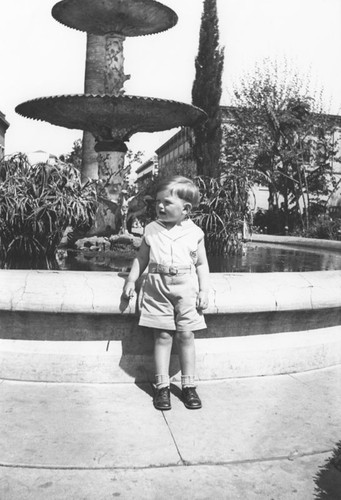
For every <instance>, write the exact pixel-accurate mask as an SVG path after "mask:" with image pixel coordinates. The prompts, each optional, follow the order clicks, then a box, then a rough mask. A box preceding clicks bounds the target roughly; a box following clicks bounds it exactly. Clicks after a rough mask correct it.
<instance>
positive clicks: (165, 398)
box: [154, 387, 172, 410]
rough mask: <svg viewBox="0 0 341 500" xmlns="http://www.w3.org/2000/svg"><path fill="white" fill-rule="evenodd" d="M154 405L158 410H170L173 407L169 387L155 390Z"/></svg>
mask: <svg viewBox="0 0 341 500" xmlns="http://www.w3.org/2000/svg"><path fill="white" fill-rule="evenodd" d="M154 406H155V408H156V409H157V410H170V409H171V408H172V407H171V402H170V390H169V387H161V389H156V390H155V394H154Z"/></svg>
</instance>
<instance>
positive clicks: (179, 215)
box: [156, 189, 191, 224]
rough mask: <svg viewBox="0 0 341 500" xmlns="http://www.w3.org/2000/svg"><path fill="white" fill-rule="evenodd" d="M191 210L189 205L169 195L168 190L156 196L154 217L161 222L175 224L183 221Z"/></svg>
mask: <svg viewBox="0 0 341 500" xmlns="http://www.w3.org/2000/svg"><path fill="white" fill-rule="evenodd" d="M190 209H191V204H190V203H188V202H186V201H184V200H182V199H181V198H179V197H178V196H176V195H174V194H171V192H170V191H169V189H165V190H164V191H160V192H159V193H157V196H156V215H157V217H158V219H160V220H161V221H162V222H169V223H173V224H176V223H177V222H180V221H181V220H183V219H184V218H185V217H186V215H187V214H188V213H189V211H190Z"/></svg>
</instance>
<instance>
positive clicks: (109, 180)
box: [16, 0, 206, 234]
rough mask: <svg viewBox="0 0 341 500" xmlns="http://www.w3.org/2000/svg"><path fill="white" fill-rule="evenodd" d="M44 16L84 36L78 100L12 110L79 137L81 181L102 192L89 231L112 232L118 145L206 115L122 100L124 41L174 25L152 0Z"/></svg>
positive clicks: (85, 0)
mask: <svg viewBox="0 0 341 500" xmlns="http://www.w3.org/2000/svg"><path fill="white" fill-rule="evenodd" d="M52 15H53V17H54V18H55V19H57V20H58V21H60V22H61V23H63V24H65V25H66V26H69V27H70V28H75V29H77V30H81V31H85V32H87V37H88V38H87V59H86V71H85V88H84V91H85V94H84V95H64V96H54V97H46V98H40V99H34V100H31V101H27V102H24V103H22V104H20V105H18V106H17V108H16V111H17V112H18V113H19V114H21V115H23V116H26V117H29V118H34V119H37V120H45V121H47V122H50V123H52V124H54V125H60V126H62V127H66V128H71V129H81V130H83V131H85V132H84V137H83V167H82V177H83V179H84V180H85V179H87V178H92V179H97V178H100V179H101V180H102V183H101V184H102V185H103V186H104V189H103V192H102V194H103V196H102V197H101V201H102V203H103V206H102V207H101V209H100V210H99V213H98V217H97V223H96V227H95V232H96V234H108V233H110V232H117V227H116V226H117V217H115V210H113V206H117V205H118V204H119V201H120V192H121V189H122V182H123V170H124V159H125V154H126V151H127V146H126V144H125V143H126V141H128V140H129V138H130V137H131V136H132V135H133V134H135V133H136V132H155V131H162V130H168V129H171V128H174V127H178V126H181V125H184V126H191V125H194V124H195V123H196V122H198V121H199V120H202V119H204V118H205V116H206V115H205V113H204V112H203V111H202V110H200V109H198V108H196V107H194V106H192V105H189V104H184V103H180V102H175V101H170V100H164V99H155V98H150V97H138V96H131V95H124V88H123V86H124V82H125V81H126V80H127V79H128V78H129V77H128V76H127V75H125V73H124V51H123V42H124V40H125V37H127V36H128V37H135V36H141V35H149V34H153V33H158V32H161V31H165V30H168V29H169V28H171V27H173V26H174V25H175V24H176V23H177V15H176V14H175V12H173V11H172V10H171V9H169V8H168V7H166V6H164V5H162V4H160V3H158V2H156V1H154V0H124V1H122V0H102V1H96V0H62V1H61V2H59V3H57V4H56V5H55V6H54V7H53V9H52ZM94 151H95V152H97V154H98V158H97V159H96V157H94V154H95V153H94Z"/></svg>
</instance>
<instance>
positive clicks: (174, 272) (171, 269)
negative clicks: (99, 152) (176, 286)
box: [169, 266, 178, 276]
mask: <svg viewBox="0 0 341 500" xmlns="http://www.w3.org/2000/svg"><path fill="white" fill-rule="evenodd" d="M169 274H170V275H171V276H176V275H177V274H178V268H177V267H176V266H169Z"/></svg>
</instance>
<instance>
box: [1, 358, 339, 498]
mask: <svg viewBox="0 0 341 500" xmlns="http://www.w3.org/2000/svg"><path fill="white" fill-rule="evenodd" d="M199 389H200V390H199V393H200V395H201V396H202V400H203V408H202V409H201V410H197V411H190V410H186V408H185V407H184V406H183V404H182V402H181V400H180V398H179V395H180V391H179V389H178V388H177V387H176V386H173V394H172V404H173V408H172V410H171V411H168V412H159V411H157V410H155V409H154V408H153V406H152V399H151V394H152V392H151V387H150V386H148V385H144V386H137V385H133V384H59V383H54V384H51V383H50V384H48V383H25V382H16V381H2V382H1V383H0V396H1V403H0V404H1V406H0V440H1V443H0V498H1V500H42V499H44V500H46V499H48V500H59V499H60V500H64V499H65V500H69V499H72V500H73V499H75V500H80V499H81V500H85V499H86V500H102V499H103V500H104V499H105V500H106V499H113V498H120V499H129V500H135V499H136V500H140V499H141V500H142V499H146V500H154V499H155V500H159V499H160V500H167V499H172V500H187V499H188V500H192V499H195V500H196V499H205V500H206V499H207V500H211V499H214V500H219V499H228V500H229V499H231V500H238V499H243V500H254V499H257V500H270V499H273V500H293V499H297V500H312V499H322V498H323V499H327V498H328V499H335V500H340V498H341V467H340V470H338V467H339V464H338V463H337V462H336V467H335V466H334V465H333V463H332V459H333V457H334V459H335V457H336V455H337V454H336V453H335V450H336V446H337V444H338V443H340V442H341V365H339V366H337V367H333V368H328V369H323V370H318V371H311V372H306V373H298V374H293V375H280V376H271V377H255V378H244V379H230V380H223V381H219V382H203V383H201V384H200V387H199ZM323 491H326V492H327V494H328V496H325V493H323Z"/></svg>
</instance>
